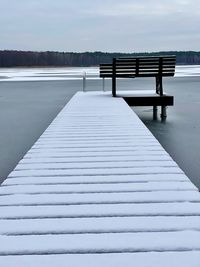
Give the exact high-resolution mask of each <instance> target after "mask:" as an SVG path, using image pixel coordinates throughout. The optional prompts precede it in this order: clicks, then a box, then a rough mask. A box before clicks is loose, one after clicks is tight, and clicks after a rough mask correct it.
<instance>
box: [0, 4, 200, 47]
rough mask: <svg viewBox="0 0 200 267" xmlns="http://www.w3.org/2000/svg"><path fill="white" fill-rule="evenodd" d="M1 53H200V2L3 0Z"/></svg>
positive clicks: (0, 20) (0, 30) (0, 18)
mask: <svg viewBox="0 0 200 267" xmlns="http://www.w3.org/2000/svg"><path fill="white" fill-rule="evenodd" d="M0 14H1V16H0V49H17V50H35V51H44V50H53V51H75V52H82V51H108V52H135V51H136V52H140V51H141V52H143V51H163V50H165V51H169V50H197V51H200V30H199V28H200V26H199V25H200V0H190V1H189V0H0Z"/></svg>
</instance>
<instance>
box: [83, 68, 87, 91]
mask: <svg viewBox="0 0 200 267" xmlns="http://www.w3.org/2000/svg"><path fill="white" fill-rule="evenodd" d="M85 88H86V72H85V71H83V92H85Z"/></svg>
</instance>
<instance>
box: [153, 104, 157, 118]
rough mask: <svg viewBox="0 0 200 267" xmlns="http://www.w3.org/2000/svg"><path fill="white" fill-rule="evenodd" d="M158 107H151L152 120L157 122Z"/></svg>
mask: <svg viewBox="0 0 200 267" xmlns="http://www.w3.org/2000/svg"><path fill="white" fill-rule="evenodd" d="M157 115H158V107H157V106H153V119H154V120H157V118H158V116H157Z"/></svg>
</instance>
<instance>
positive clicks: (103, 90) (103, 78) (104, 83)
mask: <svg viewBox="0 0 200 267" xmlns="http://www.w3.org/2000/svg"><path fill="white" fill-rule="evenodd" d="M103 91H104V92H105V78H104V77H103Z"/></svg>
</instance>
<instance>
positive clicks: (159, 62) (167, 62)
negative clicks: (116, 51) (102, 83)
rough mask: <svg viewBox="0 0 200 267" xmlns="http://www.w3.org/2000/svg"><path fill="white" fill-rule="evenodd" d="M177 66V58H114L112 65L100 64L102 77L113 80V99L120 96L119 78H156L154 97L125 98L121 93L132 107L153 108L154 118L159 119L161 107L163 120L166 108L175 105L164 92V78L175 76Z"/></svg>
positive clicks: (134, 96)
mask: <svg viewBox="0 0 200 267" xmlns="http://www.w3.org/2000/svg"><path fill="white" fill-rule="evenodd" d="M175 64H176V57H175V56H159V57H154V56H153V57H152V56H146V57H127V58H113V62H112V63H111V64H100V77H101V78H111V79H112V95H113V97H116V96H119V95H117V92H116V79H117V78H140V77H155V81H156V87H155V93H153V94H152V95H145V94H144V95H142V96H138V95H134V94H132V95H131V96H125V95H124V96H123V93H122V92H121V95H120V96H122V97H123V98H124V100H125V101H126V102H127V103H128V104H129V105H130V106H153V115H154V118H157V107H158V106H161V118H162V119H164V118H166V107H167V106H172V105H173V103H174V98H173V96H169V95H166V94H165V93H164V92H163V77H170V76H174V73H175Z"/></svg>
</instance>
